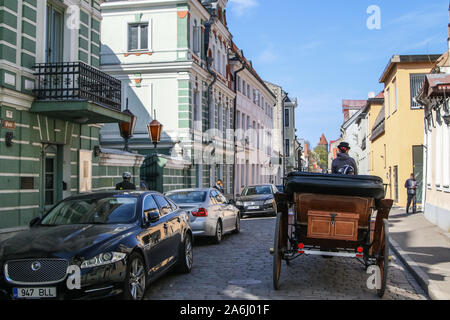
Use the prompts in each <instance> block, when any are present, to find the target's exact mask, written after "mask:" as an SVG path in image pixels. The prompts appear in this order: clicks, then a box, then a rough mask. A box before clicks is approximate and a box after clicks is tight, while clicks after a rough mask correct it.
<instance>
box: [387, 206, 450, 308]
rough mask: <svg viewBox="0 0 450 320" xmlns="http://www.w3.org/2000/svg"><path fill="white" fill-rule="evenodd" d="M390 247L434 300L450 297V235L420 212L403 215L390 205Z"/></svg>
mask: <svg viewBox="0 0 450 320" xmlns="http://www.w3.org/2000/svg"><path fill="white" fill-rule="evenodd" d="M389 235H390V243H391V249H392V250H393V251H394V253H395V254H396V255H397V256H398V257H399V259H400V260H401V261H402V262H403V263H404V264H405V265H406V267H407V268H408V270H409V271H410V272H411V273H412V274H413V276H414V277H415V278H416V280H417V281H418V282H419V284H420V285H421V286H422V288H423V290H424V291H425V292H426V293H427V294H428V295H429V296H430V298H431V299H433V300H441V299H446V300H449V299H450V234H448V233H445V232H444V231H443V230H442V229H440V228H439V227H437V226H436V225H434V224H432V223H431V222H429V221H428V220H427V219H425V217H424V216H423V213H422V212H420V213H415V214H410V215H408V216H407V215H406V210H405V209H404V208H398V207H397V208H392V210H391V213H390V215H389Z"/></svg>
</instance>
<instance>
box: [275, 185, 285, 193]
mask: <svg viewBox="0 0 450 320" xmlns="http://www.w3.org/2000/svg"><path fill="white" fill-rule="evenodd" d="M277 189H278V192H280V193H283V192H284V186H283V185H282V184H280V185H278V186H277Z"/></svg>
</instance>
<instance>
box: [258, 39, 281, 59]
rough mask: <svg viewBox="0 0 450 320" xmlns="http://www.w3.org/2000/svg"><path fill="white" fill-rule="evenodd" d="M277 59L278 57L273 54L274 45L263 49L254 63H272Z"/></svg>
mask: <svg viewBox="0 0 450 320" xmlns="http://www.w3.org/2000/svg"><path fill="white" fill-rule="evenodd" d="M277 59H278V56H277V55H276V54H275V51H274V45H273V44H269V46H268V47H267V48H266V49H264V50H263V51H262V52H261V53H260V55H259V56H258V57H257V58H256V61H257V62H259V63H272V62H275V61H276V60H277Z"/></svg>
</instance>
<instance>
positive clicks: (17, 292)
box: [13, 287, 56, 299]
mask: <svg viewBox="0 0 450 320" xmlns="http://www.w3.org/2000/svg"><path fill="white" fill-rule="evenodd" d="M13 297H14V299H38V298H56V288H55V287H46V288H13Z"/></svg>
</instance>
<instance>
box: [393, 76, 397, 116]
mask: <svg viewBox="0 0 450 320" xmlns="http://www.w3.org/2000/svg"><path fill="white" fill-rule="evenodd" d="M397 108H398V97H397V79H394V112H395V111H397Z"/></svg>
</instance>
